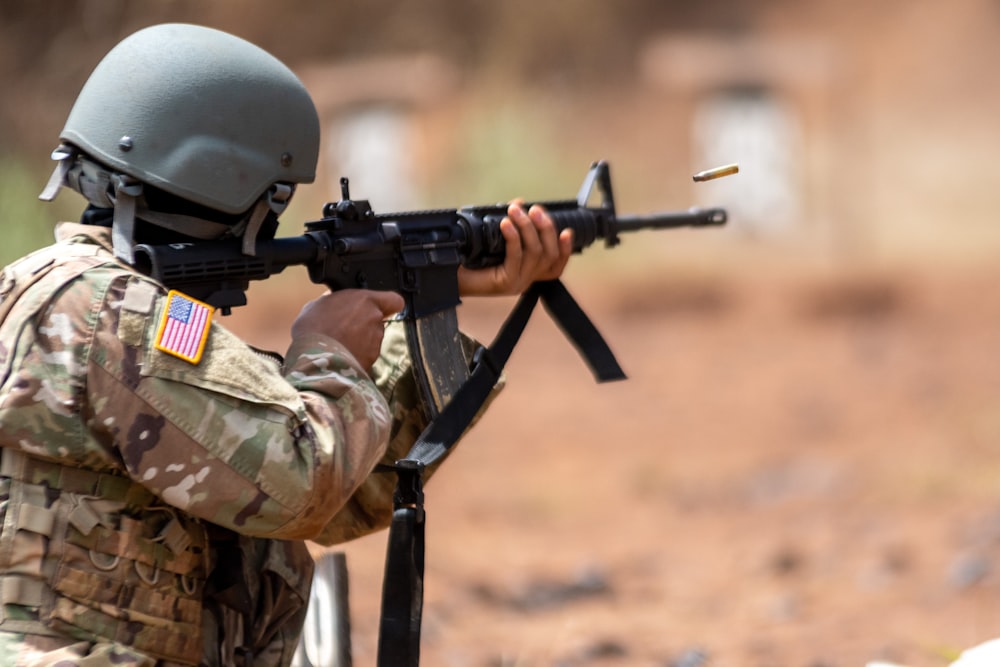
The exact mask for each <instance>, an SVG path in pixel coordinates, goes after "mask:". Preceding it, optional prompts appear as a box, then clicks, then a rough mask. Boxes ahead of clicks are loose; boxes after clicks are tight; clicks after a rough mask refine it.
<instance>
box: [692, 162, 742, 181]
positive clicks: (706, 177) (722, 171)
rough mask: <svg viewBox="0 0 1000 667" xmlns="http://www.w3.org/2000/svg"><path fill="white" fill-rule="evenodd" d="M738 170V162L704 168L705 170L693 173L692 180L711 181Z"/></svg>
mask: <svg viewBox="0 0 1000 667" xmlns="http://www.w3.org/2000/svg"><path fill="white" fill-rule="evenodd" d="M739 172H740V165H738V164H727V165H725V166H722V167H716V168H715V169H706V170H705V171H699V172H698V173H697V174H695V175H694V180H695V181H697V182H699V183H700V182H702V181H712V180H715V179H716V178H722V177H723V176H732V175H733V174H738V173H739Z"/></svg>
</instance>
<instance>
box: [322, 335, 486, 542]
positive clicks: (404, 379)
mask: <svg viewBox="0 0 1000 667" xmlns="http://www.w3.org/2000/svg"><path fill="white" fill-rule="evenodd" d="M462 341H463V344H464V346H465V353H466V358H471V357H472V353H473V351H474V350H475V348H476V347H477V346H478V343H476V341H474V340H472V339H471V338H468V337H466V336H464V335H463V337H462ZM372 376H373V377H374V379H375V382H376V385H377V386H378V388H379V391H380V392H382V394H383V396H384V397H385V400H386V401H387V402H388V404H389V406H390V409H391V410H392V429H391V432H390V439H389V446H388V449H387V450H386V453H385V455H384V457H383V459H382V463H392V462H393V461H397V460H399V459H401V458H403V457H405V456H406V455H407V453H408V452H409V451H410V448H411V447H412V446H413V443H414V442H416V441H417V438H418V437H420V434H421V433H422V432H423V430H424V429H425V428H426V427H427V425H428V421H427V417H426V415H425V412H424V409H423V406H422V405H421V399H420V393H419V391H418V388H417V381H416V377H415V376H414V374H413V369H412V360H411V358H410V355H409V352H408V348H407V343H406V335H405V332H404V327H403V325H402V323H399V322H396V323H393V324H390V325H389V326H388V327H387V328H386V332H385V338H384V339H383V341H382V354H381V356H380V357H379V360H378V361H377V362H376V363H375V367H374V368H373V370H372ZM504 383H505V380H504V379H503V378H501V380H500V382H498V383H497V385H496V387H494V389H493V392H492V393H491V394H490V396H489V398H488V399H487V402H486V404H485V405H484V406H483V407H482V408H481V409H480V412H479V415H477V417H476V420H478V418H479V416H481V415H482V414H483V412H484V411H485V410H486V408H487V407H488V406H489V404H490V403H491V402H492V401H493V399H494V398H495V397H496V396H497V394H498V393H499V391H500V390H501V389H502V388H503V386H504ZM474 424H475V421H474V422H473V425H474ZM470 428H471V426H470ZM450 451H454V449H452V450H450ZM449 455H450V454H449ZM446 459H447V457H445V459H442V460H441V461H438V462H437V463H435V464H434V465H433V466H431V467H430V468H428V469H427V470H426V471H425V473H424V479H425V480H428V479H430V478H431V477H432V476H433V474H434V472H435V471H436V470H437V469H438V468H439V467H440V465H441V463H443V461H444V460H446ZM395 487H396V475H395V474H394V473H392V472H391V471H386V472H375V473H374V474H372V475H370V476H369V477H368V478H367V479H365V480H364V482H363V483H362V484H361V485H360V486H359V487H358V489H357V490H356V491H355V492H354V494H353V495H352V496H351V498H350V500H349V501H348V502H347V503H345V504H344V507H343V509H341V510H340V511H339V512H338V513H337V515H336V516H335V517H334V518H333V520H332V521H331V522H330V523H329V524H328V525H327V526H326V528H325V529H324V530H323V532H322V533H321V534H320V535H319V536H318V537H317V538H316V539H315V541H316V542H317V543H319V544H321V545H324V546H329V545H332V544H337V543H340V542H346V541H347V540H351V539H354V538H357V537H361V536H362V535H366V534H368V533H371V532H374V531H375V530H378V529H381V528H385V527H386V526H388V525H389V522H390V521H391V520H392V494H393V491H394V489H395Z"/></svg>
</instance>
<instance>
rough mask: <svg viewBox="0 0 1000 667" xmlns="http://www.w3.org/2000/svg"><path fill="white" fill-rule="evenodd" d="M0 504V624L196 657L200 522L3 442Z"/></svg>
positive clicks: (203, 554)
mask: <svg viewBox="0 0 1000 667" xmlns="http://www.w3.org/2000/svg"><path fill="white" fill-rule="evenodd" d="M0 503H2V506H3V511H2V512H0V514H2V516H3V523H2V528H0V603H2V612H0V630H6V631H12V632H23V633H28V634H43V635H56V636H68V637H72V638H75V639H80V640H87V641H96V640H102V639H103V640H110V641H115V642H119V643H121V644H123V645H125V646H129V647H132V648H134V649H135V650H137V651H141V652H143V653H146V654H149V655H151V656H154V657H156V658H159V659H162V660H168V661H171V662H177V663H181V664H189V665H197V664H198V663H199V662H200V660H201V657H202V652H203V642H202V636H201V632H202V612H203V601H202V600H203V596H204V590H205V580H206V577H207V573H208V571H209V563H208V562H207V561H208V555H209V553H208V549H207V538H206V534H205V530H204V528H203V527H202V526H201V524H200V523H199V522H197V521H195V520H192V519H189V518H185V517H184V516H183V515H180V514H178V513H176V512H175V511H174V510H173V509H172V508H170V507H167V506H164V505H161V504H158V503H157V502H156V500H155V498H154V497H153V495H152V494H151V493H150V492H149V491H147V490H146V489H145V488H143V487H142V486H140V485H138V484H135V483H134V482H132V481H131V480H129V479H127V478H125V477H121V476H118V475H114V474H107V473H97V472H93V471H89V470H83V469H80V468H71V467H68V466H63V465H60V464H58V463H52V462H49V461H43V460H41V459H37V458H34V457H31V456H27V455H25V454H23V453H21V452H19V451H16V450H12V449H6V448H5V449H3V450H0ZM10 605H13V607H11V606H10Z"/></svg>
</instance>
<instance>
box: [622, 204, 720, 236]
mask: <svg viewBox="0 0 1000 667" xmlns="http://www.w3.org/2000/svg"><path fill="white" fill-rule="evenodd" d="M724 224H726V210H725V209H723V208H692V209H689V210H687V211H668V212H665V213H652V214H649V215H621V216H618V222H617V227H618V231H619V232H635V231H639V230H640V229H669V228H672V227H711V226H716V225H724Z"/></svg>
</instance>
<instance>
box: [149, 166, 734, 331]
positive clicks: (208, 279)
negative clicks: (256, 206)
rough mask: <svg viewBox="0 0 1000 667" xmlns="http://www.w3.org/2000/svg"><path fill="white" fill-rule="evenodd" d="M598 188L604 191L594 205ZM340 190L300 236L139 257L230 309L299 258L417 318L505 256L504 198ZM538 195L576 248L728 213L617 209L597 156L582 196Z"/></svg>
mask: <svg viewBox="0 0 1000 667" xmlns="http://www.w3.org/2000/svg"><path fill="white" fill-rule="evenodd" d="M595 189H596V190H597V192H598V193H599V194H600V201H599V202H598V203H597V204H593V205H592V204H590V203H589V202H590V200H591V199H592V195H593V193H594V191H595ZM341 197H342V198H341V200H340V201H337V202H331V203H328V204H326V206H324V208H323V217H322V218H321V219H319V220H316V221H313V222H308V223H306V232H305V233H304V234H302V235H301V236H296V237H289V238H276V239H272V240H267V241H258V242H257V244H256V247H255V248H254V252H253V254H252V255H247V254H244V248H243V245H242V243H241V241H239V240H238V239H229V240H222V241H199V242H196V243H176V244H169V245H140V246H137V247H136V249H135V260H136V265H137V267H138V268H139V269H140V270H141V271H143V272H144V273H147V274H149V275H150V276H152V277H153V278H156V279H157V280H159V281H160V282H162V283H164V284H166V285H169V286H170V287H171V288H172V289H177V290H180V291H182V292H185V293H186V294H189V295H191V296H193V297H196V298H199V299H201V300H203V301H205V302H206V303H208V304H210V305H212V306H215V307H216V308H220V309H221V310H222V312H223V313H224V314H227V313H228V312H229V311H230V309H231V308H232V307H234V306H242V305H245V304H246V294H245V292H246V290H247V288H248V287H249V283H250V281H252V280H264V279H266V278H268V277H269V276H271V275H274V274H276V273H279V272H281V271H283V270H284V269H285V268H286V267H289V266H292V265H299V264H301V265H304V266H306V267H307V269H308V272H309V278H310V279H311V280H312V281H313V282H314V283H322V284H325V285H327V286H329V287H330V289H333V290H337V289H345V288H351V287H357V288H366V289H375V290H391V291H396V292H399V293H400V294H402V295H403V297H404V298H405V300H406V304H407V308H406V311H405V313H404V316H405V317H410V318H420V317H424V316H427V315H430V314H432V313H436V312H439V311H442V310H446V309H448V308H452V307H454V306H456V305H458V303H459V294H458V281H457V278H456V271H457V269H458V267H459V265H464V266H467V267H469V268H480V267H486V266H492V265H496V264H500V263H502V262H503V259H504V241H503V237H502V236H501V234H500V221H501V220H503V218H504V217H505V216H506V215H507V205H506V204H496V205H486V206H469V207H465V208H460V209H437V210H426V211H407V212H403V213H375V212H374V211H373V210H372V207H371V205H370V204H369V202H368V201H366V200H354V199H351V198H350V193H349V191H348V181H347V179H346V178H343V179H341ZM536 203H539V204H540V205H542V206H544V207H545V208H546V209H547V210H548V212H549V215H550V216H551V217H552V220H553V221H554V222H555V225H556V227H557V228H558V229H559V230H560V231H561V230H563V229H565V228H567V227H570V228H572V229H573V248H574V251H576V252H580V251H582V250H583V249H584V248H586V247H588V246H590V245H592V244H593V243H594V242H596V241H597V240H599V239H602V240H603V241H604V244H605V246H607V247H613V246H615V245H617V244H618V243H619V238H618V237H619V234H621V233H624V232H633V231H637V230H640V229H665V228H674V227H703V226H709V225H722V224H725V222H726V212H725V210H723V209H720V208H708V209H690V210H687V211H678V212H663V213H654V214H651V215H645V216H636V215H629V216H619V215H617V214H616V212H615V205H614V196H613V193H612V189H611V175H610V170H609V168H608V164H607V163H606V162H596V163H594V164H593V165H592V166H591V168H590V171H589V172H588V173H587V177H586V179H585V180H584V182H583V185H582V187H581V188H580V192H579V194H578V196H577V198H576V199H569V200H560V201H548V202H536ZM530 205H531V204H528V205H527V206H530ZM527 206H526V208H527Z"/></svg>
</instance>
